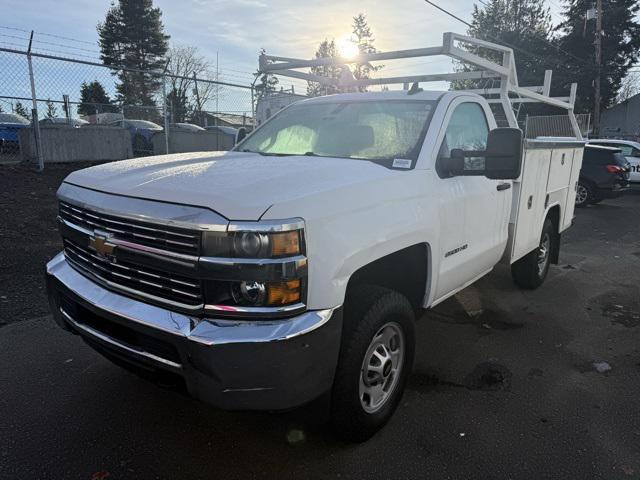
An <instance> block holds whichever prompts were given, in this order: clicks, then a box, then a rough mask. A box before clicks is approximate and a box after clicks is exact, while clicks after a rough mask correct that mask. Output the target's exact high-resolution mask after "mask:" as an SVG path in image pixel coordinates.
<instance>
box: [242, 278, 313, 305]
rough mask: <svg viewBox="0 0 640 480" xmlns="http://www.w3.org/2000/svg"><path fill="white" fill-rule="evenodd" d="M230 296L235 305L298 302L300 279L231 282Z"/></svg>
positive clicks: (299, 299)
mask: <svg viewBox="0 0 640 480" xmlns="http://www.w3.org/2000/svg"><path fill="white" fill-rule="evenodd" d="M230 293H231V298H232V299H233V301H234V302H235V304H236V305H240V306H245V307H280V306H283V305H290V304H294V303H300V301H301V299H302V282H301V280H300V279H295V280H289V281H285V282H254V281H249V282H246V281H243V282H232V283H231V286H230Z"/></svg>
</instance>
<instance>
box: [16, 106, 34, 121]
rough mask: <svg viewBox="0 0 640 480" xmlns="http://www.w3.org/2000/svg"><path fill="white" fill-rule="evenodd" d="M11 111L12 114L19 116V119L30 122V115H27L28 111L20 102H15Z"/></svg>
mask: <svg viewBox="0 0 640 480" xmlns="http://www.w3.org/2000/svg"><path fill="white" fill-rule="evenodd" d="M13 111H14V113H17V114H18V115H20V116H21V117H24V118H26V119H29V120H31V115H30V114H29V111H28V110H27V109H26V108H25V107H24V105H22V103H21V102H16V105H15V107H13Z"/></svg>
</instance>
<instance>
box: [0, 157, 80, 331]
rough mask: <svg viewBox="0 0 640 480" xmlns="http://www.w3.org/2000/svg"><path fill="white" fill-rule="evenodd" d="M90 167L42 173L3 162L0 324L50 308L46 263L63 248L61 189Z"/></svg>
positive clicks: (58, 168)
mask: <svg viewBox="0 0 640 480" xmlns="http://www.w3.org/2000/svg"><path fill="white" fill-rule="evenodd" d="M87 166H89V164H85V163H68V164H48V165H47V166H46V172H45V173H44V174H41V173H37V172H36V171H34V170H33V169H32V168H27V167H25V166H23V165H20V164H18V165H0V218H1V219H2V221H1V222H0V252H2V255H1V256H0V285H2V289H1V292H0V326H2V325H6V324H7V323H11V322H15V321H19V320H24V319H27V318H33V317H34V316H38V315H45V314H47V313H48V312H49V307H48V305H47V299H46V296H45V293H44V283H43V281H42V279H43V278H44V277H43V275H44V264H45V263H46V262H47V260H49V259H50V258H51V257H53V255H54V254H55V253H57V252H58V251H60V249H61V248H62V242H61V241H60V236H59V235H58V228H57V226H56V222H55V219H56V214H57V210H58V207H57V203H56V200H55V195H56V190H57V189H58V186H59V185H60V183H61V182H62V180H63V179H64V177H66V176H67V175H68V174H69V173H70V172H72V171H73V170H77V169H79V168H84V167H87Z"/></svg>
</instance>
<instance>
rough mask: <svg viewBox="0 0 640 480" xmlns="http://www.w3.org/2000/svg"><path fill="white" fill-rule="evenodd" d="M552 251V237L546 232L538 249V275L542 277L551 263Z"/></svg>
mask: <svg viewBox="0 0 640 480" xmlns="http://www.w3.org/2000/svg"><path fill="white" fill-rule="evenodd" d="M550 250H551V237H550V236H549V234H548V233H546V232H545V234H544V236H543V237H542V240H541V241H540V247H539V249H538V275H540V276H542V274H543V273H544V270H545V269H546V268H547V263H548V261H549V251H550Z"/></svg>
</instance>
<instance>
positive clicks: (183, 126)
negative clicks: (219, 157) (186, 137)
mask: <svg viewBox="0 0 640 480" xmlns="http://www.w3.org/2000/svg"><path fill="white" fill-rule="evenodd" d="M169 128H170V129H171V130H180V131H183V132H204V131H205V129H204V128H202V127H201V126H199V125H196V124H194V123H184V122H179V123H172V124H171V125H169Z"/></svg>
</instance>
